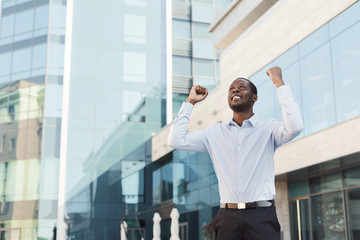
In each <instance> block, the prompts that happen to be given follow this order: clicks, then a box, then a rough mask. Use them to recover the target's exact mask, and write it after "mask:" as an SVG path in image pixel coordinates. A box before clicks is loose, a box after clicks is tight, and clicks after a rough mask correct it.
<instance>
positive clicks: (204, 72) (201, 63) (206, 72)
mask: <svg viewBox="0 0 360 240" xmlns="http://www.w3.org/2000/svg"><path fill="white" fill-rule="evenodd" d="M214 74H215V67H214V61H213V60H205V59H196V58H194V75H195V76H214Z"/></svg>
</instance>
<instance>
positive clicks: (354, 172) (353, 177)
mask: <svg viewBox="0 0 360 240" xmlns="http://www.w3.org/2000/svg"><path fill="white" fill-rule="evenodd" d="M343 176H344V187H353V186H359V185H360V167H356V168H351V169H346V170H344V174H343Z"/></svg>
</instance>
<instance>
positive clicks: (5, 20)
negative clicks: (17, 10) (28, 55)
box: [0, 15, 15, 38]
mask: <svg viewBox="0 0 360 240" xmlns="http://www.w3.org/2000/svg"><path fill="white" fill-rule="evenodd" d="M14 19H15V16H14V15H9V16H4V17H2V18H1V25H0V29H1V32H0V38H4V37H8V36H11V35H12V34H13V33H14Z"/></svg>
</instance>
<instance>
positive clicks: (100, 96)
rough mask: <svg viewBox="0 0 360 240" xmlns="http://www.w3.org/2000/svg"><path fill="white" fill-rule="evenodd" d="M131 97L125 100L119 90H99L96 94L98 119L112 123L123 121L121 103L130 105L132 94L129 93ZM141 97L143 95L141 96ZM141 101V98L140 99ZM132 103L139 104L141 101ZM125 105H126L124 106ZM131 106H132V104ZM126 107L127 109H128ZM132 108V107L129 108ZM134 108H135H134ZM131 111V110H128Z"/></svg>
mask: <svg viewBox="0 0 360 240" xmlns="http://www.w3.org/2000/svg"><path fill="white" fill-rule="evenodd" d="M127 94H129V95H130V96H126V99H123V96H122V94H119V91H117V90H110V89H106V88H104V89H102V88H101V89H100V88H99V89H98V90H97V92H96V99H97V101H96V118H97V119H107V120H111V121H115V122H116V121H118V122H120V121H121V106H122V105H121V103H124V102H126V103H128V100H129V98H128V97H130V99H132V96H133V95H132V94H131V93H127ZM134 94H135V95H136V94H140V93H139V92H134ZM140 96H141V95H140ZM140 99H141V98H140ZM132 103H134V104H138V103H139V100H138V99H137V100H133V101H132ZM115 105H116V106H118V107H114V106H115ZM124 105H125V104H124ZM130 105H131V104H130ZM127 106H129V105H127ZM127 106H125V107H127ZM129 108H131V106H129ZM133 108H134V107H133ZM126 110H127V111H130V112H131V110H130V109H126Z"/></svg>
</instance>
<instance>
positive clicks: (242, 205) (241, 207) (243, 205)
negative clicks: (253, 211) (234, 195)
mask: <svg viewBox="0 0 360 240" xmlns="http://www.w3.org/2000/svg"><path fill="white" fill-rule="evenodd" d="M245 208H246V204H245V203H238V209H245Z"/></svg>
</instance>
